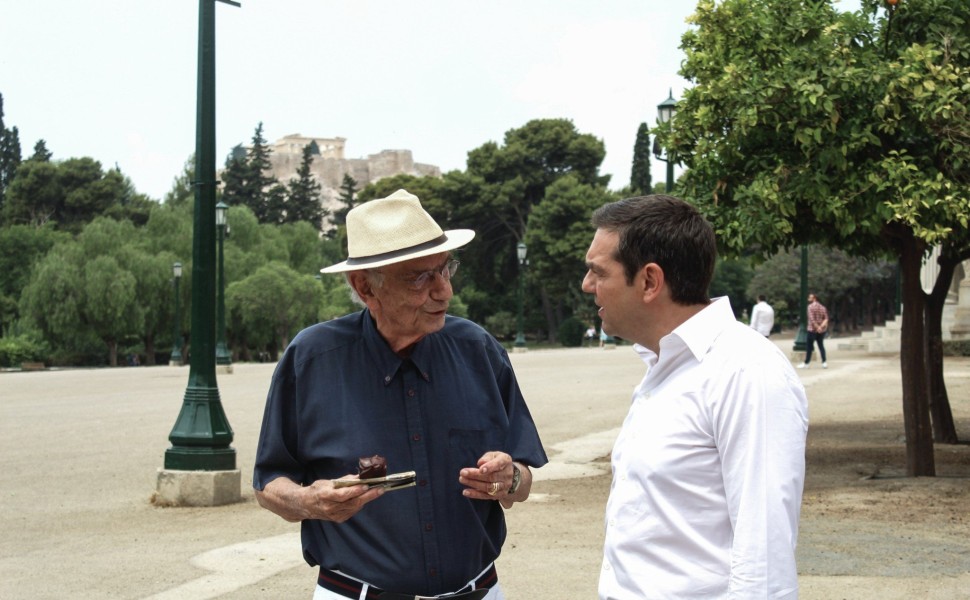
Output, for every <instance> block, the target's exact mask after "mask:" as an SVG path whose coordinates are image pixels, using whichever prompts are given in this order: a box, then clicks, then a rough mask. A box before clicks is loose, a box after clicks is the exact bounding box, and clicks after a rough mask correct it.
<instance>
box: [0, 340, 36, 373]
mask: <svg viewBox="0 0 970 600" xmlns="http://www.w3.org/2000/svg"><path fill="white" fill-rule="evenodd" d="M45 356H46V351H45V349H44V348H43V346H42V345H41V344H39V343H37V342H36V341H34V340H33V339H30V338H29V337H27V336H13V337H4V338H0V367H5V368H10V367H18V366H20V364H21V363H25V362H44V359H45Z"/></svg>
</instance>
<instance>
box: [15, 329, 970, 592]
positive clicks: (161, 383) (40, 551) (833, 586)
mask: <svg viewBox="0 0 970 600" xmlns="http://www.w3.org/2000/svg"><path fill="white" fill-rule="evenodd" d="M778 343H779V345H781V346H782V347H783V348H786V349H789V348H790V347H791V340H779V341H778ZM831 345H832V346H833V350H831V351H830V356H829V366H830V368H829V369H828V370H825V371H823V370H821V369H818V368H817V365H816V369H810V370H806V371H800V374H801V376H802V378H803V381H804V382H805V384H806V387H807V389H808V392H809V399H810V402H811V412H812V415H811V416H812V427H813V429H812V433H810V446H809V465H810V473H809V481H808V483H807V485H806V495H805V503H804V508H803V515H802V526H801V538H800V545H799V572H800V574H801V587H802V595H801V597H802V598H809V599H825V600H828V599H832V598H849V599H854V598H860V599H861V598H879V599H892V598H909V597H914V596H915V597H921V598H934V599H949V598H962V597H967V592H966V590H970V522H968V521H970V520H968V511H970V509H968V506H970V502H968V500H970V483H968V481H970V479H968V477H967V475H970V452H968V448H970V447H968V446H945V447H940V448H939V449H938V452H937V456H938V463H939V465H940V466H938V471H939V474H940V475H941V477H937V478H934V479H932V480H926V479H920V480H911V479H905V478H898V477H895V475H896V474H898V471H899V470H900V469H901V468H902V467H903V465H904V464H905V462H904V459H903V456H904V455H903V454H902V453H901V450H902V448H903V447H904V446H903V443H902V441H901V438H900V436H901V431H902V419H901V417H900V400H899V361H898V358H897V357H873V356H867V355H861V354H852V353H846V352H843V353H840V352H839V351H837V350H834V346H835V344H834V343H832V344H831ZM513 362H514V363H515V367H516V371H517V373H518V374H519V377H520V381H521V384H522V387H523V390H524V392H525V394H526V397H527V399H528V401H529V403H530V407H531V409H532V411H533V414H534V416H535V418H536V422H537V424H538V426H539V429H540V433H541V435H542V438H543V441H544V443H545V444H546V447H547V450H548V451H549V454H550V457H551V458H552V459H553V463H552V464H550V465H549V466H547V467H546V468H543V469H541V470H539V471H538V472H537V481H536V485H535V486H534V495H533V499H531V500H530V501H529V502H528V503H525V504H523V505H519V506H516V507H515V508H514V509H513V510H511V511H510V512H509V515H508V518H509V524H510V532H511V533H510V537H509V542H508V543H507V545H506V549H505V553H504V554H503V556H502V558H501V559H500V562H499V572H500V577H501V579H502V581H503V587H504V588H505V591H506V595H507V596H508V597H509V598H510V600H518V599H525V598H528V599H530V600H534V599H539V600H543V599H549V600H552V599H557V600H560V599H572V598H577V599H580V598H593V597H595V590H596V578H597V576H598V569H599V563H600V545H601V543H602V513H603V506H604V504H605V500H606V496H607V494H608V491H609V476H608V471H609V464H608V460H607V458H606V457H607V455H608V454H609V451H610V447H611V445H612V440H613V438H614V436H615V433H616V428H617V427H618V426H619V424H620V423H621V421H622V419H623V416H624V414H625V412H626V406H627V403H628V400H629V394H630V391H631V389H632V388H633V386H634V385H636V383H637V382H638V381H639V379H640V376H641V374H642V364H641V363H640V362H639V361H638V360H637V358H636V357H635V356H634V355H633V353H632V351H631V350H630V348H629V347H621V348H619V349H616V350H600V349H599V348H582V349H572V350H551V351H532V352H527V353H524V354H515V355H513ZM271 372H272V365H259V364H239V365H235V372H234V373H233V374H232V375H221V376H220V377H219V386H220V394H221V397H222V402H223V404H224V406H225V410H226V413H227V416H228V418H229V421H230V423H231V424H232V426H233V429H234V431H235V441H234V443H233V446H234V447H235V448H236V450H237V464H238V466H239V468H240V469H241V471H242V479H243V499H244V501H243V502H241V503H239V504H234V505H231V506H223V507H214V508H165V509H163V508H156V507H154V506H153V505H152V504H151V503H150V501H149V499H150V496H151V494H152V492H153V491H154V489H155V477H156V471H157V469H159V468H160V467H161V466H162V464H163V456H164V452H165V450H166V448H168V447H169V443H168V439H167V438H168V434H169V432H170V430H171V428H172V425H173V423H174V420H175V417H176V416H177V415H178V411H179V408H180V406H181V402H182V396H183V393H184V391H185V385H186V382H187V377H188V368H187V367H150V368H149V367H140V368H117V369H98V370H63V371H46V372H36V373H12V372H7V373H0V467H2V473H3V475H2V478H0V482H2V484H0V509H2V510H0V531H2V532H3V534H4V535H2V536H0V598H2V599H8V598H9V599H19V598H29V599H34V598H38V599H40V598H51V599H54V598H63V597H67V596H71V597H84V598H125V599H139V598H148V597H151V598H155V599H156V600H161V599H166V600H176V599H192V600H199V599H204V598H309V597H310V594H311V591H312V588H313V580H314V573H313V572H312V570H311V569H309V568H308V567H306V565H305V564H303V563H302V560H301V557H300V551H299V542H298V536H297V533H296V532H297V530H298V528H297V526H296V525H293V524H289V523H286V522H284V521H282V520H281V519H278V518H277V517H275V516H273V515H271V514H270V513H268V512H266V511H263V510H262V509H260V508H259V507H258V506H257V505H256V503H255V501H254V500H253V496H252V492H251V491H250V485H251V468H252V462H253V455H254V448H255V443H256V438H257V435H258V430H259V424H260V419H261V415H262V404H263V400H264V397H265V393H266V389H267V385H268V381H269V377H270V374H271ZM947 382H948V388H949V389H950V398H951V402H952V404H953V408H954V413H955V416H956V418H957V426H958V431H959V432H960V433H962V434H963V435H964V437H966V436H967V435H968V431H970V400H968V398H970V361H968V360H965V359H953V360H948V363H947ZM873 475H875V477H873ZM907 511H908V512H907Z"/></svg>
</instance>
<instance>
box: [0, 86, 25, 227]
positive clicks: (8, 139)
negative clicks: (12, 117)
mask: <svg viewBox="0 0 970 600" xmlns="http://www.w3.org/2000/svg"><path fill="white" fill-rule="evenodd" d="M20 160H21V155H20V132H19V131H18V130H17V128H16V127H10V128H7V127H6V126H5V125H4V123H3V94H0V214H2V212H3V205H4V199H5V198H6V190H7V187H8V186H9V185H10V182H11V181H12V180H13V176H14V173H15V172H16V171H17V167H18V166H20Z"/></svg>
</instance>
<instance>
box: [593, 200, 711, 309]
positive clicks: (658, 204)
mask: <svg viewBox="0 0 970 600" xmlns="http://www.w3.org/2000/svg"><path fill="white" fill-rule="evenodd" d="M592 223H593V226H594V227H596V228H597V229H605V230H607V231H612V232H616V233H617V234H618V235H619V243H618V244H617V249H616V255H615V256H614V257H613V258H614V259H616V260H617V261H618V262H620V264H622V265H623V270H624V273H625V274H626V279H627V283H631V284H632V283H633V279H634V277H635V276H636V274H637V272H638V271H639V270H640V269H642V268H643V267H644V266H645V265H647V264H649V263H656V264H657V265H658V266H659V267H660V268H661V269H662V270H663V272H664V279H665V281H666V283H667V286H668V287H669V288H670V297H671V299H672V300H673V301H674V302H676V303H678V304H685V305H686V304H706V303H707V302H709V301H710V298H709V297H708V294H707V291H708V288H709V287H710V284H711V279H712V278H713V276H714V261H715V260H716V259H717V242H716V240H715V239H714V229H713V228H712V227H711V224H710V223H708V222H707V220H706V219H704V217H703V215H701V214H700V212H698V211H697V209H696V208H694V207H693V206H691V205H690V204H688V203H686V202H684V201H683V200H681V199H679V198H674V197H673V196H666V195H662V194H654V195H651V196H637V197H635V198H626V199H625V200H620V201H619V202H611V203H610V204H605V205H603V206H601V207H600V208H598V209H596V210H595V211H594V212H593V217H592Z"/></svg>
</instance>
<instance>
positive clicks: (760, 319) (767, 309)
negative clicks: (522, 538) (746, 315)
mask: <svg viewBox="0 0 970 600" xmlns="http://www.w3.org/2000/svg"><path fill="white" fill-rule="evenodd" d="M774 325H775V309H773V308H771V305H770V304H768V302H767V299H766V298H765V295H764V294H761V295H759V296H758V303H757V304H755V305H754V308H752V309H751V329H754V330H755V331H757V332H758V333H760V334H761V335H763V336H765V337H768V336H769V335H771V328H772V327H774Z"/></svg>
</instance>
